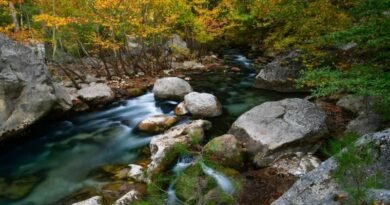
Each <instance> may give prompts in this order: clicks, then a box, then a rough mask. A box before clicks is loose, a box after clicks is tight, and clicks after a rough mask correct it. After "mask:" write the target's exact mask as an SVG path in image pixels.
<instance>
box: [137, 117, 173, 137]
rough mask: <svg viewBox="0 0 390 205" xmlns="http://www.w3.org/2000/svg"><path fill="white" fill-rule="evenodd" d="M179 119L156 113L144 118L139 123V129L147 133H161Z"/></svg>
mask: <svg viewBox="0 0 390 205" xmlns="http://www.w3.org/2000/svg"><path fill="white" fill-rule="evenodd" d="M177 120H178V119H177V117H175V116H168V115H156V116H152V117H149V118H147V119H145V120H142V121H141V122H140V123H139V124H138V129H139V130H140V131H143V132H147V133H160V132H163V131H165V130H167V129H168V128H170V127H172V126H173V125H174V124H175V123H176V122H177Z"/></svg>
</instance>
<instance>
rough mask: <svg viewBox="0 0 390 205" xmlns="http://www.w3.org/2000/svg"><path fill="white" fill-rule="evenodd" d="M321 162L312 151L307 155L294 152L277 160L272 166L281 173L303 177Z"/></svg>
mask: <svg viewBox="0 0 390 205" xmlns="http://www.w3.org/2000/svg"><path fill="white" fill-rule="evenodd" d="M320 164H321V160H319V159H318V158H317V157H315V156H313V155H312V154H310V153H309V154H305V155H304V154H303V153H294V154H292V155H287V156H284V157H282V158H280V159H278V160H276V161H275V162H274V163H272V165H271V167H272V168H276V170H278V172H279V173H283V174H286V175H287V174H290V175H293V176H296V177H302V176H303V175H305V174H307V173H308V172H309V171H311V170H313V169H315V168H317V167H318V166H319V165H320Z"/></svg>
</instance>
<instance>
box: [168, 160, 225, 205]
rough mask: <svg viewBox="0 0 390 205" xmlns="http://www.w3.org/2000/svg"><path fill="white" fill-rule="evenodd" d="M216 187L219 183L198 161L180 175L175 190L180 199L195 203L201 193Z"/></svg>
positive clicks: (202, 194)
mask: <svg viewBox="0 0 390 205" xmlns="http://www.w3.org/2000/svg"><path fill="white" fill-rule="evenodd" d="M215 187H217V183H216V182H215V181H214V179H212V178H211V177H209V176H207V175H205V174H204V173H203V170H202V167H201V165H200V164H199V163H196V164H195V165H193V166H190V167H188V168H187V169H186V170H185V171H184V172H183V173H181V174H180V176H178V178H177V182H176V185H175V190H176V195H177V197H178V198H179V199H180V200H182V201H184V202H186V203H189V204H194V203H195V202H196V200H197V198H198V197H199V195H201V196H204V195H205V194H206V193H208V192H209V191H210V190H211V189H213V188H215Z"/></svg>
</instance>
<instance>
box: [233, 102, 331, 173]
mask: <svg viewBox="0 0 390 205" xmlns="http://www.w3.org/2000/svg"><path fill="white" fill-rule="evenodd" d="M325 120H326V114H325V112H324V111H323V110H321V109H320V108H318V107H317V106H316V105H315V104H313V103H311V102H309V101H307V100H303V99H298V98H292V99H285V100H281V101H275V102H266V103H263V104H261V105H259V106H256V107H254V108H252V109H251V110H249V111H248V112H246V113H244V114H243V115H241V116H240V117H239V118H238V119H237V120H236V121H235V122H234V123H233V125H232V127H231V128H230V130H229V133H230V134H233V135H234V136H236V137H237V139H239V140H240V141H242V142H243V143H244V147H245V148H246V149H247V150H248V152H249V153H250V154H252V155H254V161H255V163H256V164H257V165H258V166H260V167H263V166H267V165H269V164H270V163H272V162H273V161H274V160H275V159H278V158H279V157H280V156H282V155H285V154H292V153H295V152H304V153H305V152H314V151H315V150H316V149H317V148H318V146H317V145H316V142H317V141H318V140H320V139H321V138H322V137H323V136H324V134H326V133H327V127H326V124H325Z"/></svg>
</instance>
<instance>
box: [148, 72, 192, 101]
mask: <svg viewBox="0 0 390 205" xmlns="http://www.w3.org/2000/svg"><path fill="white" fill-rule="evenodd" d="M190 92H192V87H191V85H190V84H189V83H188V82H187V81H185V80H183V79H180V78H177V77H167V78H161V79H158V80H157V81H156V83H155V84H154V87H153V93H154V96H155V98H157V99H172V100H180V99H183V98H184V96H185V95H187V94H188V93H190Z"/></svg>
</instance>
